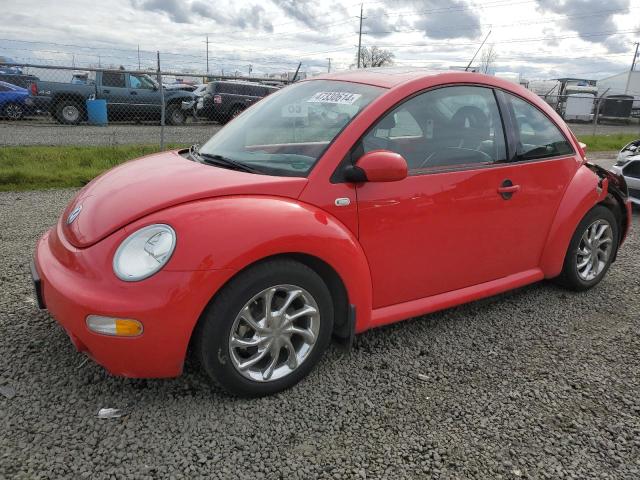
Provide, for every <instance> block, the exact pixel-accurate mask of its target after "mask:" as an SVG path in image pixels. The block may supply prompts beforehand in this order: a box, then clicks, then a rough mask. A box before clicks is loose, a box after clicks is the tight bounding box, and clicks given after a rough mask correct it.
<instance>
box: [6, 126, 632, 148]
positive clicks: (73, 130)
mask: <svg viewBox="0 0 640 480" xmlns="http://www.w3.org/2000/svg"><path fill="white" fill-rule="evenodd" d="M570 127H571V129H572V130H573V131H574V133H575V134H576V135H591V134H592V133H593V125H590V124H583V123H571V124H570ZM220 128H221V126H220V125H219V124H217V123H213V122H198V123H190V124H187V125H185V126H182V127H170V126H167V127H165V142H167V143H186V144H193V143H200V144H202V143H204V142H206V141H207V140H208V139H209V138H210V137H211V136H212V135H213V134H214V133H215V132H217V131H218V130H220ZM597 133H598V134H601V135H602V134H615V133H629V134H637V135H638V136H640V126H639V125H638V124H632V125H624V124H610V125H598V129H597ZM159 142H160V127H159V126H158V125H149V124H147V125H136V124H132V125H126V124H111V125H109V126H107V127H96V126H90V125H80V126H72V125H59V124H57V123H43V122H42V121H41V120H36V121H24V122H20V123H15V122H7V121H4V122H2V121H0V145H124V144H154V143H159Z"/></svg>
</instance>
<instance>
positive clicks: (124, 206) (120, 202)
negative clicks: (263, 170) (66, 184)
mask: <svg viewBox="0 0 640 480" xmlns="http://www.w3.org/2000/svg"><path fill="white" fill-rule="evenodd" d="M306 183H307V179H306V178H299V177H275V176H270V175H257V174H252V173H245V172H240V171H236V170H229V169H225V168H220V167H216V166H212V165H204V164H201V163H197V162H193V161H191V160H189V159H187V158H184V157H183V156H182V155H180V154H179V153H178V152H176V151H172V152H163V153H159V154H155V155H150V156H148V157H143V158H140V159H138V160H133V161H130V162H127V163H124V164H122V165H120V166H118V167H116V168H114V169H112V170H109V171H108V172H106V173H104V174H102V175H100V176H99V177H97V178H96V179H94V180H93V181H92V182H90V183H89V184H88V185H87V186H86V187H84V188H83V189H82V190H81V191H80V192H79V193H78V195H77V196H76V198H74V200H73V201H72V202H71V203H70V204H69V205H68V206H67V208H66V209H65V211H64V212H63V214H62V217H61V218H60V223H61V226H62V230H63V232H64V234H65V237H66V238H67V240H68V241H69V242H70V243H71V244H72V245H74V246H75V247H78V248H85V247H88V246H91V245H93V244H95V243H96V242H99V241H100V240H102V239H103V238H105V237H107V236H108V235H110V234H111V233H113V232H114V231H116V230H118V229H120V228H122V227H124V226H125V225H128V224H129V223H131V222H133V221H135V220H138V219H139V218H142V217H144V216H146V215H149V214H150V213H153V212H157V211H159V210H162V209H165V208H168V207H171V206H174V205H178V204H181V203H185V202H191V201H194V200H201V199H205V198H212V197H220V196H225V195H277V196H281V197H288V198H297V197H298V196H299V195H300V193H301V192H302V189H303V188H304V186H305V185H306ZM73 217H75V218H73ZM72 219H73V221H71V220H72Z"/></svg>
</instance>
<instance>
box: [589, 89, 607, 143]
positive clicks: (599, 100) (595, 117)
mask: <svg viewBox="0 0 640 480" xmlns="http://www.w3.org/2000/svg"><path fill="white" fill-rule="evenodd" d="M609 90H611V89H610V88H607V89H606V90H605V91H604V93H603V94H602V95H600V97H596V99H595V102H596V111H595V113H594V115H593V136H594V137H595V135H596V130H597V128H598V118H599V117H600V104H601V103H602V99H603V98H604V96H605V95H606V94H607V93H609Z"/></svg>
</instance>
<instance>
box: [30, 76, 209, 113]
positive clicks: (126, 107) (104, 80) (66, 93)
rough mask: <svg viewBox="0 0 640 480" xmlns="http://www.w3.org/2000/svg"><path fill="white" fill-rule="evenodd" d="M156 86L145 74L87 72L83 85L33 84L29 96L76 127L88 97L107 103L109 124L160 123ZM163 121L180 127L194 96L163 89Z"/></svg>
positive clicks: (192, 105) (191, 108) (158, 96)
mask: <svg viewBox="0 0 640 480" xmlns="http://www.w3.org/2000/svg"><path fill="white" fill-rule="evenodd" d="M161 93H162V92H160V90H159V88H158V84H157V83H156V82H155V81H154V80H153V79H152V78H151V77H150V76H149V75H146V74H143V73H141V74H138V73H128V72H123V71H119V70H98V71H95V72H89V75H88V76H87V77H86V82H85V83H83V82H78V81H74V82H73V83H61V82H44V81H36V82H34V83H33V84H32V85H31V94H32V95H33V97H34V100H35V101H36V104H37V105H39V106H41V107H42V106H43V105H44V106H46V109H47V110H48V111H49V112H50V113H51V115H52V116H53V117H54V118H55V119H56V120H58V122H60V123H63V124H67V125H77V124H78V123H80V122H81V121H83V120H85V119H86V117H87V114H86V107H85V105H86V103H85V101H86V100H87V99H88V98H89V97H93V96H95V98H97V99H104V100H106V101H107V114H108V117H109V120H110V121H123V120H159V119H160V115H161V113H160V112H161V108H160V106H161V105H162V100H161V98H162V97H161ZM164 101H165V105H166V110H165V118H166V122H167V123H168V124H170V125H181V124H183V123H184V122H185V120H186V118H187V116H188V115H189V114H191V112H192V111H193V108H194V106H195V101H196V97H195V95H193V94H192V93H191V92H185V91H181V90H165V91H164Z"/></svg>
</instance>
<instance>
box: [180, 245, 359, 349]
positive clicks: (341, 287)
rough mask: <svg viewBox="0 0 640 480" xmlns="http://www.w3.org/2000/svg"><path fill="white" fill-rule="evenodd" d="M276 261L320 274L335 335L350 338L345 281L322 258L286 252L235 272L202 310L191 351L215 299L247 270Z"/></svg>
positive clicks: (194, 330)
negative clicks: (292, 262) (332, 311)
mask: <svg viewBox="0 0 640 480" xmlns="http://www.w3.org/2000/svg"><path fill="white" fill-rule="evenodd" d="M274 260H294V261H296V262H298V263H301V264H303V265H305V266H307V267H309V268H310V269H311V270H313V271H314V272H315V273H317V274H318V276H319V277H320V278H321V279H322V281H323V282H324V283H325V285H326V286H327V288H328V289H329V293H330V294H331V300H332V303H333V308H334V318H333V322H334V323H333V335H334V336H335V337H338V338H340V339H345V338H347V337H348V334H349V331H350V329H349V323H348V322H349V320H350V318H349V305H350V304H349V295H348V293H347V288H346V286H345V284H344V281H343V280H342V278H341V277H340V275H339V274H338V272H337V271H336V270H335V269H334V268H333V267H332V266H331V265H329V264H328V263H327V262H326V261H324V260H323V259H322V258H320V257H317V256H314V255H309V254H307V253H300V252H285V253H278V254H275V255H271V256H268V257H264V258H261V259H259V260H256V261H254V262H252V263H250V264H248V265H246V266H245V267H244V268H242V269H240V270H238V271H237V272H234V273H233V275H231V276H229V278H227V280H226V281H225V282H224V284H223V285H221V286H220V288H218V289H217V290H216V291H215V292H214V293H213V295H212V296H211V298H210V299H209V301H208V302H207V305H206V306H205V307H204V309H203V310H202V313H201V314H200V316H199V317H198V320H197V321H196V323H195V324H194V326H193V329H192V331H191V334H190V339H189V351H191V350H192V345H193V342H194V339H195V337H196V334H197V331H198V326H199V325H200V324H201V322H202V321H203V319H204V318H205V315H206V312H207V309H208V308H209V306H210V305H211V303H213V302H214V301H215V299H216V298H217V297H218V296H219V295H220V293H221V292H222V291H223V290H224V289H225V287H226V286H227V285H228V284H229V283H230V282H231V281H232V280H234V279H235V278H236V277H237V276H238V275H241V274H242V273H244V272H246V271H247V270H251V269H253V268H255V267H257V266H259V265H261V264H263V263H266V262H270V261H274Z"/></svg>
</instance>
